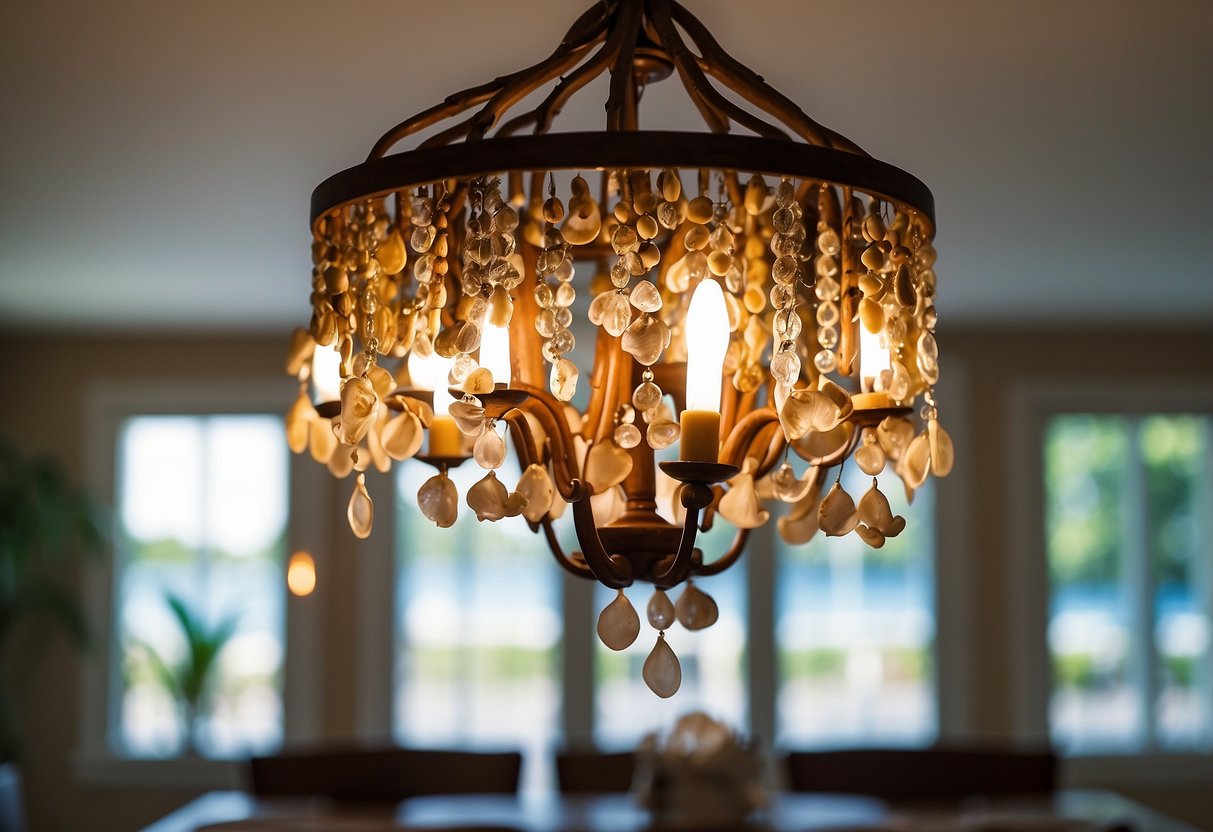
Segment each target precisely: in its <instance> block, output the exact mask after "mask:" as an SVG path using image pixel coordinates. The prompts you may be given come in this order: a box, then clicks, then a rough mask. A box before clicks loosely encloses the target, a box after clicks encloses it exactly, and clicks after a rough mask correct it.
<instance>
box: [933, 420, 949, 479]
mask: <svg viewBox="0 0 1213 832" xmlns="http://www.w3.org/2000/svg"><path fill="white" fill-rule="evenodd" d="M927 438H928V441H929V442H930V444H931V473H932V474H934V475H935V476H937V477H946V476H947V475H948V474H949V473H951V471H952V465H953V463H954V462H955V460H956V451H955V450H954V449H953V448H952V437H951V436H949V435H948V432H947V431H946V430H944V429H943V426H941V425H940V424H939V420H938V419H932V420H930V421H929V422H927Z"/></svg>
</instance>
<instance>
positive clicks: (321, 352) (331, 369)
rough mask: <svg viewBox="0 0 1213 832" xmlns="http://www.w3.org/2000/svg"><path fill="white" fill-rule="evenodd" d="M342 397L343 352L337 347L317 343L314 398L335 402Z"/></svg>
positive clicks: (313, 377) (313, 359)
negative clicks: (322, 345)
mask: <svg viewBox="0 0 1213 832" xmlns="http://www.w3.org/2000/svg"><path fill="white" fill-rule="evenodd" d="M340 398H341V354H340V353H339V352H337V348H336V347H321V346H319V345H317V347H316V349H315V351H314V352H313V353H312V400H313V401H315V402H335V401H337V400H338V399H340Z"/></svg>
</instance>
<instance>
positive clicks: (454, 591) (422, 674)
mask: <svg viewBox="0 0 1213 832" xmlns="http://www.w3.org/2000/svg"><path fill="white" fill-rule="evenodd" d="M433 474H434V470H433V469H432V468H429V467H428V466H426V465H423V464H421V463H409V464H405V465H402V466H400V467H399V474H398V480H397V485H398V490H397V493H398V495H399V496H398V500H397V530H398V531H397V546H396V551H397V553H398V555H397V558H398V561H397V573H396V574H397V587H396V592H397V602H396V608H397V610H398V622H399V633H398V639H397V644H398V645H399V646H398V651H399V652H398V656H397V661H396V673H397V682H396V685H395V692H396V700H395V707H394V711H395V716H394V719H395V732H396V735H397V736H398V737H399V739H400V740H401V741H402V742H403V743H406V744H409V745H417V746H430V747H433V746H448V747H449V746H463V747H470V748H475V747H480V748H490V749H493V748H520V749H522V750H523V751H524V752H525V753H526V756H527V761H528V765H527V767H526V770H525V772H524V778H525V784H524V785H525V786H526V787H528V788H534V787H542V786H544V785H546V783H547V782H548V780H549V776H550V772H548V771H546V770H545V769H544V768H543V767H542V761H545V760H549V759H551V757H552V755H553V753H554V750H555V745H556V743H557V742H558V740H559V737H560V705H561V696H560V664H559V656H560V645H561V638H562V636H563V632H564V621H563V616H562V612H561V592H560V589H561V585H560V572H559V570H558V569H557V567H556V565H555V564H554V563H553V562H552V558H551V556H550V555H549V554H548V552H547V547H546V545H545V544H544V542H543V539H542V537H537V536H535V535H534V534H532V533H531V530H530V529H529V528H527V526H526V523H525V521H524V520H523V518H521V517H515V518H507V519H503V520H500V521H498V522H496V523H490V522H487V521H486V522H483V523H481V522H478V521H477V520H476V515H475V514H474V513H473V512H472V511H471V510H470V509H469V508H468V507H467V505H466V503H463V502H462V500H463V498H464V497H466V495H467V491H468V488H470V487H471V486H472V484H474V483H475V482H476V481H477V480H478V479H480V478H481V477H483V476H484V471H482V470H481V469H480V467H479V466H477V465H476V464H475V463H472V464H470V465H466V466H464V467H461V468H456V469H454V470H452V471H451V472H450V475H451V479H452V480H454V482H455V485H456V487H457V488H458V489H459V494H460V500H461V502H460V508H459V519H458V520H456V521H455V525H454V526H453V527H451V528H449V529H439V528H437V527H436V526H435V525H434V524H433V523H431V522H430V521H429V520H426V519H425V517H423V516H422V515H421V512H420V511H419V510H418V508H417V500H416V495H417V490H418V489H419V488H420V487H421V485H422V483H424V482H425V481H426V479H428V478H429V477H431V476H432V475H433ZM498 475H499V476H500V477H501V478H502V480H503V481H504V482H507V483H515V482H517V481H518V477H519V471H518V468H517V463H516V462H514V461H513V460H512V459H511V460H508V461H507V462H506V464H505V466H503V468H502V469H501V470H500V471H498Z"/></svg>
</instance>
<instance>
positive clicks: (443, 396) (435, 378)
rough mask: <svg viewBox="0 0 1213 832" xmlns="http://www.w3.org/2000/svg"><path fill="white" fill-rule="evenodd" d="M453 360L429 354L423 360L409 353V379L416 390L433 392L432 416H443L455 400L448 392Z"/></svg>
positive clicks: (436, 354)
mask: <svg viewBox="0 0 1213 832" xmlns="http://www.w3.org/2000/svg"><path fill="white" fill-rule="evenodd" d="M454 363H455V359H453V358H443V357H442V356H441V355H439V354H438V353H436V352H431V353H430V354H429V355H427V356H426V357H425V358H422V357H420V356H419V355H417V354H416V353H415V352H410V353H409V378H410V379H412V382H413V387H415V388H416V389H418V390H433V391H434V415H435V416H445V415H446V414H447V413H448V412H449V408H450V406H451V403H452V402H453V401H455V399H454V398H453V397H452V396H451V391H450V387H451V384H450V374H451V367H452V366H453V365H454Z"/></svg>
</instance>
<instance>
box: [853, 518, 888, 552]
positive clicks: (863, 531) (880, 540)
mask: <svg viewBox="0 0 1213 832" xmlns="http://www.w3.org/2000/svg"><path fill="white" fill-rule="evenodd" d="M855 534H857V535H859V537H860V539H862V540H863V542H864V543H866V544H868V545H869V546H871V547H872V548H873V549H879V548H880V547H881V546H883V545H884V542H885V536H884V535H883V534H881V532H880V530H878V529H873V528H872V527H871V526H865V525H864V524H863V523H860V524H859V525H858V526H856V527H855Z"/></svg>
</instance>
